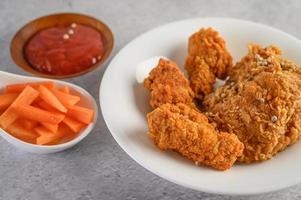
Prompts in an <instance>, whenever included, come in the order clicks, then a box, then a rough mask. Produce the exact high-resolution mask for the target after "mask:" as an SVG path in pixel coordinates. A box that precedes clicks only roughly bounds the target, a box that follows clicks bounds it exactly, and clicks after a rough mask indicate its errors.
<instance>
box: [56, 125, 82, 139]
mask: <svg viewBox="0 0 301 200" xmlns="http://www.w3.org/2000/svg"><path fill="white" fill-rule="evenodd" d="M58 132H61V134H63V135H64V136H63V137H61V138H60V143H65V142H69V141H70V140H72V139H74V138H75V137H76V136H77V135H78V133H74V132H73V131H72V130H71V129H70V128H69V127H68V126H67V125H65V124H63V123H61V124H60V125H59V129H58Z"/></svg>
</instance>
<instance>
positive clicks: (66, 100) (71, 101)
mask: <svg viewBox="0 0 301 200" xmlns="http://www.w3.org/2000/svg"><path fill="white" fill-rule="evenodd" d="M52 92H53V94H54V95H55V96H56V97H57V98H58V99H59V100H60V102H62V104H63V105H64V106H66V107H68V106H74V105H75V104H77V103H78V102H79V101H80V97H79V96H75V95H71V94H66V93H64V92H61V91H58V90H55V89H53V90H52Z"/></svg>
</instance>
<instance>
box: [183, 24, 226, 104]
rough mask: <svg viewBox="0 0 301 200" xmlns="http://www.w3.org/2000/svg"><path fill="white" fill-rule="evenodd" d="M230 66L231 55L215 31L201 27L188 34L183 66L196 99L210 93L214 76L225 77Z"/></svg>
mask: <svg viewBox="0 0 301 200" xmlns="http://www.w3.org/2000/svg"><path fill="white" fill-rule="evenodd" d="M231 66H232V57H231V55H230V53H229V52H228V50H227V48H226V43H225V41H224V39H223V38H222V37H221V36H220V35H219V33H218V32H217V31H215V30H214V29H212V28H207V29H205V28H202V29H201V30H199V31H198V32H196V33H194V34H193V35H191V36H190V38H189V43H188V56H187V58H186V62H185V68H186V70H187V72H188V75H189V79H190V82H191V87H192V89H193V91H194V92H195V93H196V97H197V98H198V99H200V100H202V99H203V98H204V96H205V95H207V94H209V93H211V92H212V91H213V84H214V83H215V77H218V78H221V79H224V78H226V76H227V71H228V69H229V68H230V67H231Z"/></svg>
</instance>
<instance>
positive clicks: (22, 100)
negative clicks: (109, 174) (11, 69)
mask: <svg viewBox="0 0 301 200" xmlns="http://www.w3.org/2000/svg"><path fill="white" fill-rule="evenodd" d="M38 95H39V92H38V91H36V90H35V89H33V88H32V87H30V86H26V87H25V89H24V90H23V91H22V92H21V93H20V94H19V95H18V97H17V98H16V99H15V101H14V102H13V103H12V104H11V105H10V106H9V107H8V109H7V110H6V111H5V112H4V113H3V114H2V115H1V116H0V126H1V127H2V128H4V129H5V128H7V127H8V126H9V125H11V124H12V123H13V122H14V121H15V120H16V119H17V118H18V113H17V112H15V111H14V107H15V106H16V105H29V104H31V103H32V102H33V101H34V100H35V99H36V98H37V97H38Z"/></svg>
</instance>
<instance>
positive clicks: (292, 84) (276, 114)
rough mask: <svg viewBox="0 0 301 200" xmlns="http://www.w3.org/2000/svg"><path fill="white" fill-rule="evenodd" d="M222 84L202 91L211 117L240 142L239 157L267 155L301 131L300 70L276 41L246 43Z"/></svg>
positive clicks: (252, 158) (257, 158) (255, 158)
mask: <svg viewBox="0 0 301 200" xmlns="http://www.w3.org/2000/svg"><path fill="white" fill-rule="evenodd" d="M249 49H250V52H249V54H248V55H247V56H245V57H244V58H243V59H242V60H241V61H240V62H239V63H238V64H237V65H235V66H234V67H233V70H232V71H231V74H230V80H229V81H228V82H227V84H226V85H224V86H222V87H221V88H219V89H217V90H216V91H215V92H214V93H213V94H211V95H209V96H207V97H206V99H205V101H204V104H205V106H206V108H207V110H208V116H209V118H210V120H212V121H214V122H215V123H216V124H217V128H218V129H219V130H221V131H226V132H232V133H235V134H236V135H237V136H238V138H239V140H240V141H241V142H243V143H244V145H245V149H244V152H243V155H242V156H241V157H240V158H238V160H239V161H241V162H245V163H250V162H255V161H262V160H267V159H270V158H272V157H273V156H274V155H275V154H276V153H278V152H279V151H282V150H284V149H285V148H287V146H289V145H291V144H294V143H295V142H296V141H297V140H298V139H299V138H300V135H301V112H300V111H301V92H300V91H301V70H300V68H298V67H297V65H295V64H293V63H292V62H290V61H288V60H285V59H283V58H282V57H281V55H280V50H279V49H277V48H276V47H267V48H261V47H260V46H257V45H256V46H250V48H249Z"/></svg>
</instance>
